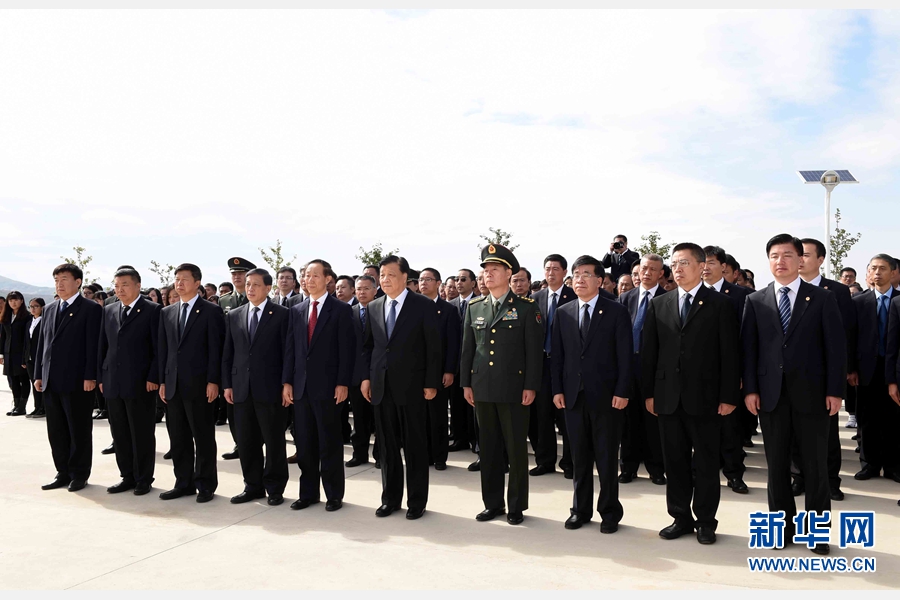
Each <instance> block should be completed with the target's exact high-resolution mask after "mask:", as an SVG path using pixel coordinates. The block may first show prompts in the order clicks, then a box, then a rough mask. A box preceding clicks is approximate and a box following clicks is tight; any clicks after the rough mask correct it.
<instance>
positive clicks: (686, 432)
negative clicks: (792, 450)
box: [659, 403, 790, 531]
mask: <svg viewBox="0 0 900 600" xmlns="http://www.w3.org/2000/svg"><path fill="white" fill-rule="evenodd" d="M721 428H722V417H721V416H719V415H718V414H712V415H702V416H698V415H689V414H688V413H686V412H685V411H684V407H682V406H681V404H680V403H679V405H678V408H676V409H675V412H673V413H672V414H669V415H664V414H660V415H659V433H660V438H661V439H662V448H663V459H664V461H665V465H666V476H667V477H668V483H667V484H666V505H667V508H668V510H669V514H670V515H671V516H672V518H673V519H675V522H677V523H680V524H682V525H687V526H690V525H696V526H697V527H711V528H712V529H713V531H715V529H716V527H717V526H718V524H719V522H718V521H717V520H716V512H717V511H718V509H719V499H720V497H721V489H720V487H719V446H720V442H721V436H722V433H721ZM692 454H693V460H692ZM695 471H696V477H695V476H694V472H695ZM788 487H790V486H788ZM692 497H693V509H694V515H696V517H697V518H696V522H695V519H694V518H693V517H692V516H691V507H692V504H691V498H692Z"/></svg>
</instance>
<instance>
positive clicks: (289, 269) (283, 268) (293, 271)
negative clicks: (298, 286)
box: [275, 267, 297, 281]
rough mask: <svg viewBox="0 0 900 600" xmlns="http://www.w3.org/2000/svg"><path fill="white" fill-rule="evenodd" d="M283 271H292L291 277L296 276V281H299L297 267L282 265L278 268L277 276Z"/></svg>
mask: <svg viewBox="0 0 900 600" xmlns="http://www.w3.org/2000/svg"><path fill="white" fill-rule="evenodd" d="M282 273H290V274H291V277H293V278H294V281H297V271H296V269H294V268H293V267H281V268H280V269H278V271H277V272H276V273H275V277H278V276H279V275H281V274H282Z"/></svg>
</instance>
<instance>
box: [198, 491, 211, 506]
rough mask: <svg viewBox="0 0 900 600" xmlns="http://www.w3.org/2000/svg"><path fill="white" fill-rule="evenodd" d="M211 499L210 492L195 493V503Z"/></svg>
mask: <svg viewBox="0 0 900 600" xmlns="http://www.w3.org/2000/svg"><path fill="white" fill-rule="evenodd" d="M212 499H213V493H212V492H199V493H198V494H197V504H203V503H205V502H209V501H210V500H212Z"/></svg>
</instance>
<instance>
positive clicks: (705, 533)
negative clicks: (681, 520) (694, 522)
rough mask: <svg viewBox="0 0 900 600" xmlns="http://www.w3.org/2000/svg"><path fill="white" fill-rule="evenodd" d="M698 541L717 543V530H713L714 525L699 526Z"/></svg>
mask: <svg viewBox="0 0 900 600" xmlns="http://www.w3.org/2000/svg"><path fill="white" fill-rule="evenodd" d="M697 541H698V542H700V543H701V544H715V543H716V532H715V531H713V529H712V527H698V528H697Z"/></svg>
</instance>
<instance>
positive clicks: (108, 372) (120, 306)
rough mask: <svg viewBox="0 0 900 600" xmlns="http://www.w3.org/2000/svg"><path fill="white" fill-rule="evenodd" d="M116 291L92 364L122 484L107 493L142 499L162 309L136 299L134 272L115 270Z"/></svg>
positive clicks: (149, 479) (148, 477)
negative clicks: (129, 493)
mask: <svg viewBox="0 0 900 600" xmlns="http://www.w3.org/2000/svg"><path fill="white" fill-rule="evenodd" d="M115 286H116V288H115V289H116V297H117V298H118V299H119V302H117V303H115V304H110V305H107V306H105V307H104V309H103V326H102V327H101V329H100V352H99V357H98V361H97V364H98V365H99V367H100V392H101V393H102V394H103V396H104V397H105V398H106V405H107V409H108V410H109V427H110V430H111V432H112V437H113V446H114V448H115V453H116V464H117V465H118V467H119V474H120V475H121V476H122V481H120V482H119V483H117V484H116V485H113V486H111V487H109V488H107V489H106V491H107V492H109V493H110V494H117V493H120V492H126V491H128V490H131V489H133V490H134V494H135V495H136V496H142V495H144V494H146V493H147V492H149V491H150V484H152V483H153V471H154V469H155V466H156V397H157V393H156V392H157V390H158V389H159V381H160V379H159V356H158V348H159V344H158V336H159V315H160V311H161V310H162V307H161V306H160V305H159V304H155V303H153V302H150V301H149V300H147V299H145V298H143V297H142V296H141V276H140V274H139V273H138V272H137V271H136V270H134V269H133V268H120V269H119V270H118V271H116V274H115Z"/></svg>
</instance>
